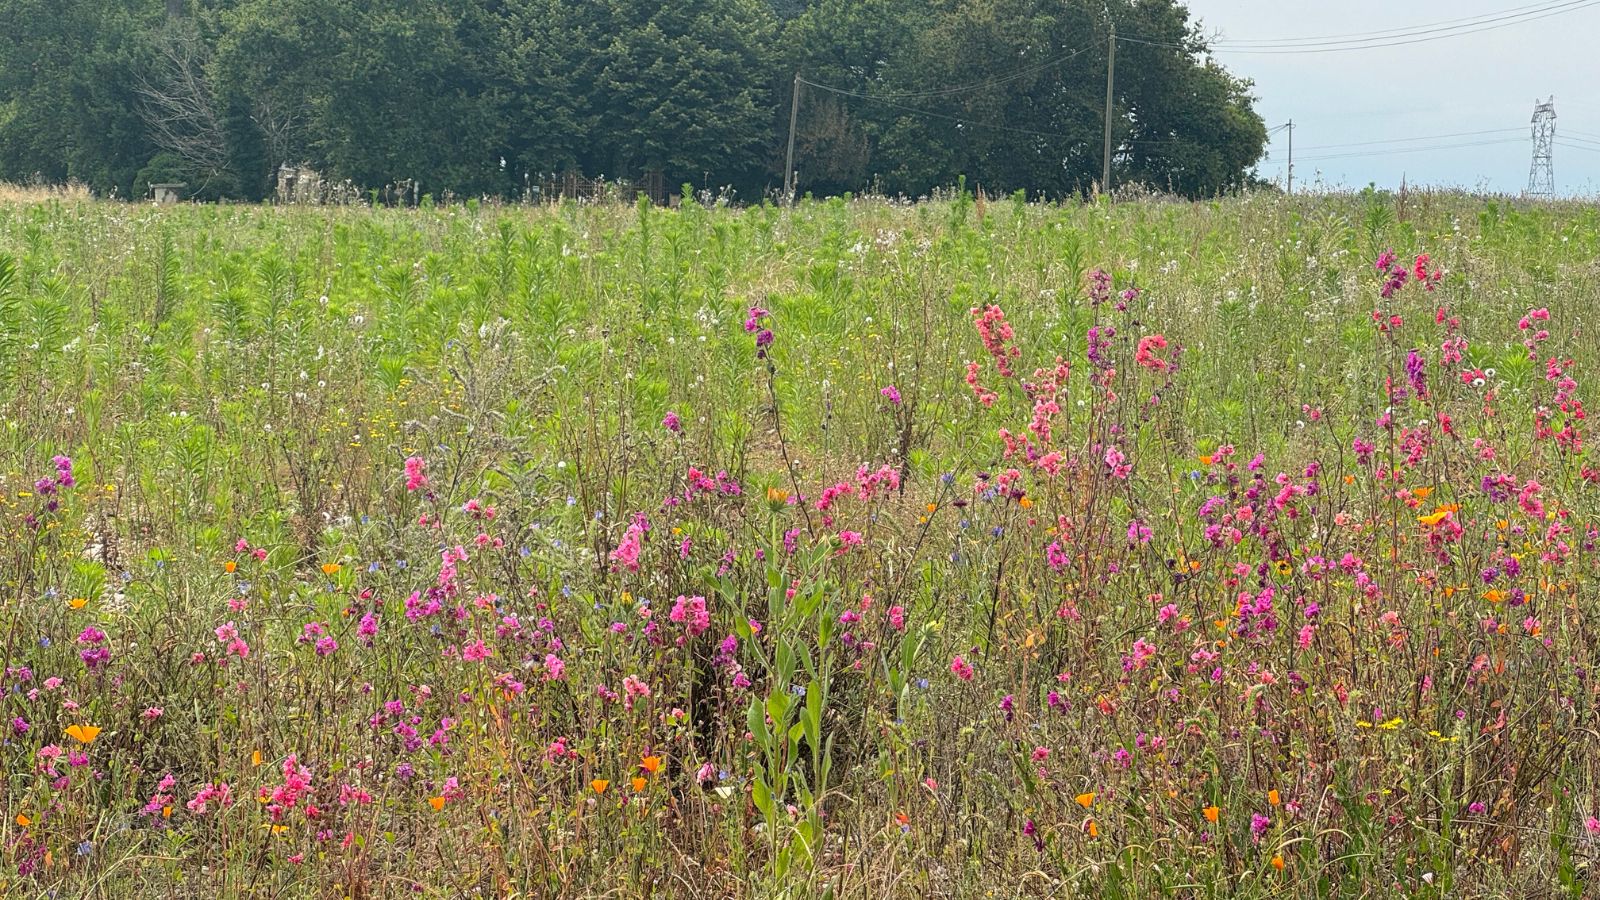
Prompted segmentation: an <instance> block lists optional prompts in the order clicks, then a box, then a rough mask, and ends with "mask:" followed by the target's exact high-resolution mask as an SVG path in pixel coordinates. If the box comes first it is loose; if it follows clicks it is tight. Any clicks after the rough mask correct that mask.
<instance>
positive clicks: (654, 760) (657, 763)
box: [639, 756, 661, 775]
mask: <svg viewBox="0 0 1600 900" xmlns="http://www.w3.org/2000/svg"><path fill="white" fill-rule="evenodd" d="M639 768H641V769H643V770H645V771H646V772H649V773H650V774H651V775H654V774H656V773H657V772H659V771H661V757H659V756H646V757H645V758H644V761H643V762H640V763H639Z"/></svg>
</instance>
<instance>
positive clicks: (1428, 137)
mask: <svg viewBox="0 0 1600 900" xmlns="http://www.w3.org/2000/svg"><path fill="white" fill-rule="evenodd" d="M1522 130H1523V129H1521V128H1491V129H1488V130H1487V131H1457V132H1453V133H1451V134H1429V135H1423V136H1421V137H1405V138H1389V139H1386V140H1381V141H1356V142H1354V143H1350V144H1316V145H1314V146H1311V147H1302V148H1301V149H1302V150H1337V149H1341V148H1344V147H1371V146H1375V145H1377V144H1403V143H1408V142H1411V141H1437V140H1441V139H1443V138H1453V137H1477V136H1479V135H1485V134H1509V133H1511V132H1514V131H1515V132H1520V131H1522Z"/></svg>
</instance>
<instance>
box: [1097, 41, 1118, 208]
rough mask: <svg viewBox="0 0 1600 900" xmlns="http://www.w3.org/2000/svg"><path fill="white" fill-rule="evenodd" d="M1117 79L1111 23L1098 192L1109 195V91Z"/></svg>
mask: <svg viewBox="0 0 1600 900" xmlns="http://www.w3.org/2000/svg"><path fill="white" fill-rule="evenodd" d="M1116 77H1117V23H1115V22H1112V23H1111V37H1110V38H1109V39H1107V41H1106V146H1105V158H1104V161H1103V162H1102V164H1101V166H1100V192H1101V193H1102V194H1110V193H1111V90H1112V84H1113V83H1115V80H1116Z"/></svg>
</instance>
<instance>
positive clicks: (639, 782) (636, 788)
mask: <svg viewBox="0 0 1600 900" xmlns="http://www.w3.org/2000/svg"><path fill="white" fill-rule="evenodd" d="M649 783H650V782H649V781H648V780H646V779H645V778H644V777H643V776H639V777H636V778H634V779H633V792H634V793H635V794H637V793H640V792H641V791H643V790H644V786H645V785H647V784H649Z"/></svg>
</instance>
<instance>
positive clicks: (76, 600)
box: [67, 597, 89, 609]
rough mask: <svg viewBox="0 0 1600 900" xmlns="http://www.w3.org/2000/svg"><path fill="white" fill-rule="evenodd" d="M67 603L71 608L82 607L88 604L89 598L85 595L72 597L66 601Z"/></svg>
mask: <svg viewBox="0 0 1600 900" xmlns="http://www.w3.org/2000/svg"><path fill="white" fill-rule="evenodd" d="M67 605H68V606H70V607H72V608H73V609H83V608H84V607H85V606H88V605H89V600H88V599H87V598H85V597H73V598H72V599H71V600H68V601H67Z"/></svg>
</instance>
